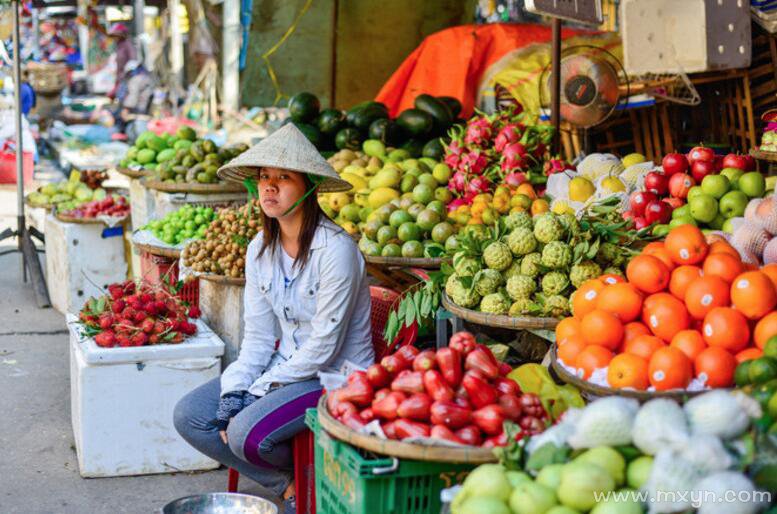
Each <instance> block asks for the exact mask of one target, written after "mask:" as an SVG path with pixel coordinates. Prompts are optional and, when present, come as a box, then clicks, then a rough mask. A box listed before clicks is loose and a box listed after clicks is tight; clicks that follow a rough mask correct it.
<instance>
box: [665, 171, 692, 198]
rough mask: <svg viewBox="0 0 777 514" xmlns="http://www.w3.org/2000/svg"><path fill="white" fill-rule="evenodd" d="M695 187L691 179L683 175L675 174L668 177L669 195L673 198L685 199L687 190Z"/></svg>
mask: <svg viewBox="0 0 777 514" xmlns="http://www.w3.org/2000/svg"><path fill="white" fill-rule="evenodd" d="M695 185H696V181H695V180H693V177H692V176H690V175H687V174H685V173H675V174H674V175H672V176H671V177H669V194H670V195H672V196H673V197H675V198H686V197H687V196H688V190H690V189H691V188H692V187H693V186H695Z"/></svg>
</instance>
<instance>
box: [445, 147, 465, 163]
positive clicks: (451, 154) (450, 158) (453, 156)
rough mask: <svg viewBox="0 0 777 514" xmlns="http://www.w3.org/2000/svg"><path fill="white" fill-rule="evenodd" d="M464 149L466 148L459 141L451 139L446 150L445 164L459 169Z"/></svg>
mask: <svg viewBox="0 0 777 514" xmlns="http://www.w3.org/2000/svg"><path fill="white" fill-rule="evenodd" d="M463 151H464V149H463V148H462V147H461V144H460V143H459V141H451V142H450V144H449V145H448V148H447V149H446V152H445V164H447V165H448V166H450V167H451V168H452V169H458V167H459V163H460V162H461V154H462V152H463Z"/></svg>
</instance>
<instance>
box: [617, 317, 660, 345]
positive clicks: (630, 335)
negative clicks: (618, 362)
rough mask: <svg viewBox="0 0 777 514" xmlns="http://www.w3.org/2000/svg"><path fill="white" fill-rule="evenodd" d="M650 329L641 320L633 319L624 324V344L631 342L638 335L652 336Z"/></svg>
mask: <svg viewBox="0 0 777 514" xmlns="http://www.w3.org/2000/svg"><path fill="white" fill-rule="evenodd" d="M652 335H653V334H652V333H651V332H650V329H649V328H648V327H647V326H646V325H645V324H644V323H642V322H641V321H632V322H631V323H626V324H625V325H623V345H624V346H626V345H627V344H629V341H633V340H634V339H636V338H637V336H652Z"/></svg>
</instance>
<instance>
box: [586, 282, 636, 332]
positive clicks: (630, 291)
mask: <svg viewBox="0 0 777 514" xmlns="http://www.w3.org/2000/svg"><path fill="white" fill-rule="evenodd" d="M596 308H597V309H601V310H603V311H607V312H610V313H612V314H615V315H616V316H618V319H620V320H621V322H623V323H628V322H629V321H634V320H635V319H637V318H639V315H640V313H642V295H641V294H639V291H637V289H636V288H635V287H634V286H633V285H631V284H629V283H628V282H619V283H617V284H610V285H608V286H606V287H605V288H604V289H602V290H601V291H600V292H599V298H598V299H597V301H596Z"/></svg>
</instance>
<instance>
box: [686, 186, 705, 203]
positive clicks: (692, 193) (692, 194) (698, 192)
mask: <svg viewBox="0 0 777 514" xmlns="http://www.w3.org/2000/svg"><path fill="white" fill-rule="evenodd" d="M703 194H704V191H702V190H701V186H693V187H692V188H690V189H689V190H688V196H687V197H686V198H685V200H686V201H688V202H690V201H691V199H692V198H694V197H696V196H698V195H703Z"/></svg>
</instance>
